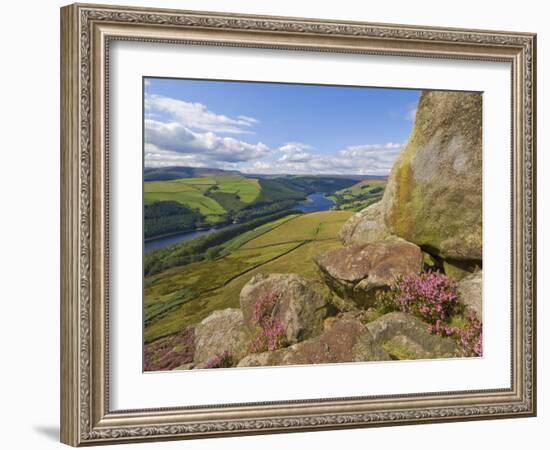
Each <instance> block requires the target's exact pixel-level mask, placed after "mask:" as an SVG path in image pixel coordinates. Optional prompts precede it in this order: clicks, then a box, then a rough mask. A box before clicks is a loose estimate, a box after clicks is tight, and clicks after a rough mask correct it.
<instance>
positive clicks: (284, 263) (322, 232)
mask: <svg viewBox="0 0 550 450" xmlns="http://www.w3.org/2000/svg"><path fill="white" fill-rule="evenodd" d="M351 214H352V213H351V212H348V211H323V212H318V213H311V214H303V215H294V216H287V217H283V218H280V219H277V220H276V221H273V222H270V223H267V224H264V225H261V226H259V227H257V228H256V229H253V230H250V231H248V232H246V233H243V234H241V235H239V236H236V237H235V238H233V239H231V240H230V241H228V242H227V243H225V244H224V245H225V246H227V248H229V249H230V253H228V254H227V255H225V256H223V257H220V258H216V259H213V260H208V261H200V262H196V263H192V264H188V265H186V266H183V267H175V268H172V269H169V270H166V271H164V272H161V273H158V274H156V275H152V276H149V277H146V278H145V295H144V302H145V304H144V316H145V322H146V323H145V342H150V341H152V340H154V339H157V338H159V337H161V336H165V335H168V334H171V333H175V332H177V331H180V330H182V329H183V328H185V327H187V326H189V325H192V324H195V323H197V322H199V321H201V320H202V319H204V318H205V317H207V316H208V315H209V314H211V313H212V312H213V311H215V310H217V309H223V308H229V307H238V305H239V293H240V291H241V289H242V287H243V286H244V285H245V284H246V283H247V282H248V281H249V280H250V278H252V276H254V274H256V273H258V272H282V273H298V274H302V275H305V276H310V277H316V276H318V275H317V270H316V266H315V264H314V263H313V260H312V256H313V255H315V254H317V253H319V252H322V251H325V250H329V249H332V248H336V247H339V246H340V245H341V244H340V243H339V241H338V240H337V238H336V234H337V231H338V229H339V228H340V227H341V226H342V225H343V223H344V222H345V221H346V220H347V219H348V218H349V217H350V216H351Z"/></svg>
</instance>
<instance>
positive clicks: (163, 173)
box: [143, 166, 388, 187]
mask: <svg viewBox="0 0 550 450" xmlns="http://www.w3.org/2000/svg"><path fill="white" fill-rule="evenodd" d="M207 175H213V176H215V175H241V176H244V177H249V178H264V179H274V178H278V179H281V178H282V179H287V180H292V179H302V180H303V179H310V183H311V184H313V185H315V184H318V183H317V182H318V181H319V180H320V179H323V178H324V179H333V180H334V179H341V180H354V181H356V182H357V181H361V180H365V179H370V180H385V179H387V178H388V177H387V176H386V175H356V174H351V175H331V174H329V175H286V174H269V175H266V174H252V173H246V174H245V173H242V172H239V171H238V170H224V169H215V168H212V167H188V166H168V167H145V169H144V170H143V181H168V180H177V179H179V178H192V177H202V176H207ZM316 181H317V182H316ZM344 183H345V182H344ZM302 187H304V186H302Z"/></svg>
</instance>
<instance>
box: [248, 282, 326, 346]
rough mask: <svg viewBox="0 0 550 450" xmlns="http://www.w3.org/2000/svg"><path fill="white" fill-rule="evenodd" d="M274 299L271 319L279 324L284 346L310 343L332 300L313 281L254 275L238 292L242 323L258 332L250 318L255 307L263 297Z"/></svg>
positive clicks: (252, 319)
mask: <svg viewBox="0 0 550 450" xmlns="http://www.w3.org/2000/svg"><path fill="white" fill-rule="evenodd" d="M268 295H275V296H276V297H277V298H276V302H275V305H274V306H273V308H272V312H271V315H272V317H273V318H274V319H277V320H278V321H280V323H281V325H282V327H283V329H284V335H285V341H286V343H287V344H289V345H292V344H295V343H297V342H300V341H303V340H305V339H309V338H311V337H313V336H316V335H317V334H319V333H320V332H321V331H322V329H323V320H324V319H325V317H327V315H328V314H329V312H330V309H331V297H330V296H329V295H327V293H326V292H323V289H321V287H320V286H318V285H317V283H316V282H315V281H314V280H310V279H308V278H305V277H302V276H299V275H296V274H280V273H279V274H278V273H271V274H261V273H260V274H257V275H255V276H254V277H253V278H252V279H251V280H250V281H249V282H248V283H247V284H246V285H245V286H244V287H243V289H242V290H241V294H240V299H239V300H240V305H241V310H242V312H243V317H244V323H245V324H246V325H247V327H248V328H249V330H250V331H251V332H252V333H256V332H257V331H258V325H257V323H255V321H254V318H253V313H254V305H255V304H256V302H257V301H258V300H259V299H260V298H262V297H265V296H268Z"/></svg>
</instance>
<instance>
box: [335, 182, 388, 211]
mask: <svg viewBox="0 0 550 450" xmlns="http://www.w3.org/2000/svg"><path fill="white" fill-rule="evenodd" d="M385 187H386V180H385V179H380V178H374V179H370V178H369V179H367V180H362V181H360V182H359V183H356V184H354V185H353V186H351V187H346V188H344V189H340V190H338V191H336V192H335V193H334V194H332V195H330V196H329V198H331V199H332V200H333V201H334V203H335V205H334V206H333V209H335V210H341V211H360V210H362V209H363V208H366V207H367V206H369V205H372V204H373V203H376V202H377V201H379V200H380V199H381V198H382V196H383V195H384V188H385Z"/></svg>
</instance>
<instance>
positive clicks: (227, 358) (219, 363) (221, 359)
mask: <svg viewBox="0 0 550 450" xmlns="http://www.w3.org/2000/svg"><path fill="white" fill-rule="evenodd" d="M231 366H233V358H232V357H231V354H230V353H229V352H228V351H227V350H225V351H223V352H222V353H219V354H217V355H216V356H214V357H212V358H210V359H209V360H208V361H207V362H206V364H205V365H204V367H203V368H204V369H221V368H227V367H231Z"/></svg>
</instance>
